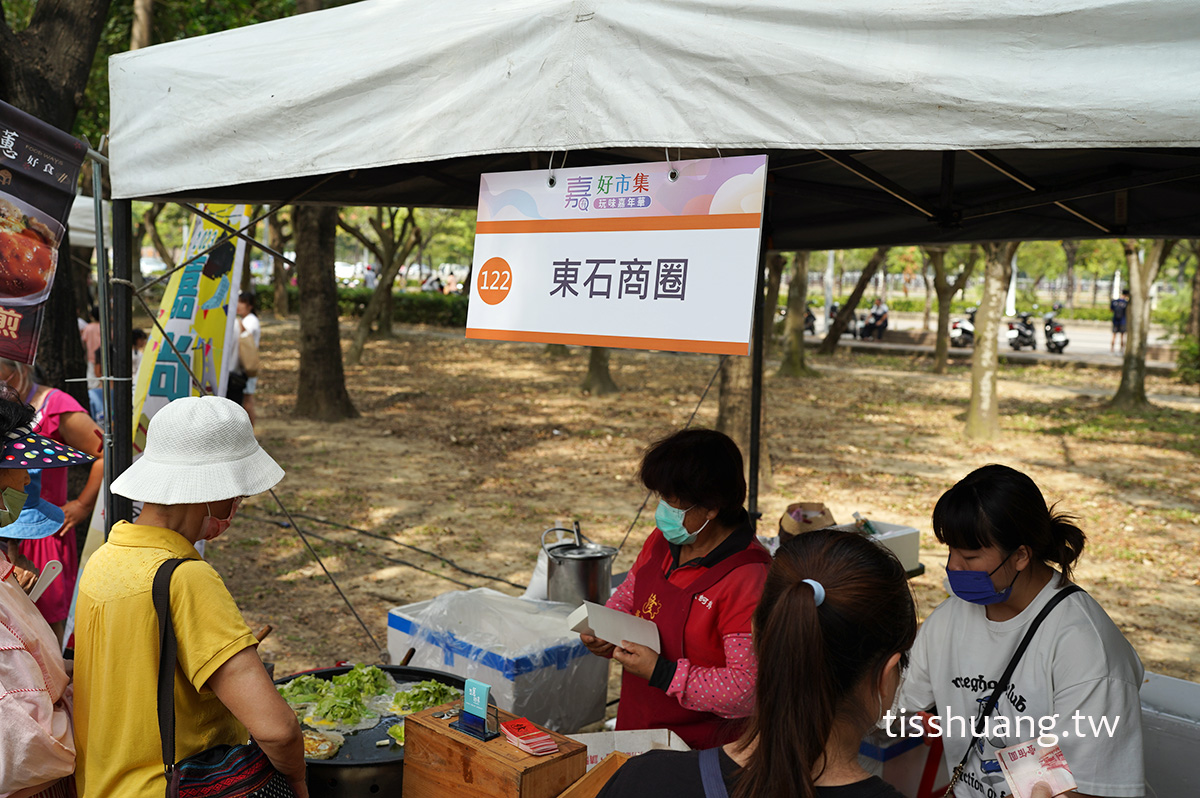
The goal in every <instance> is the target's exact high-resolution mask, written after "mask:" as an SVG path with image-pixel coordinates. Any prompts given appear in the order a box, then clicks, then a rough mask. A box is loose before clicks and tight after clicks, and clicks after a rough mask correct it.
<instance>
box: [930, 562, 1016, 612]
mask: <svg viewBox="0 0 1200 798" xmlns="http://www.w3.org/2000/svg"><path fill="white" fill-rule="evenodd" d="M1011 556H1012V554H1011V553H1010V554H1009V555H1008V557H1011ZM1008 557H1005V558H1004V559H1003V560H1001V562H1000V564H999V565H997V566H996V567H995V568H994V569H992V571H991V572H988V571H951V570H949V569H947V571H946V578H947V579H949V580H950V589H951V590H953V591H954V595H956V596H958V597H959V598H960V599H962V600H963V601H969V602H971V603H972V604H984V605H987V604H997V603H999V602H1001V601H1007V600H1008V597H1009V596H1011V595H1012V589H1013V584H1014V583H1015V582H1016V581H1017V576H1020V575H1021V572H1020V571H1017V575H1016V576H1014V577H1013V580H1012V582H1009V584H1008V587H1006V588H1004V590H1001V591H997V590H996V586H995V585H994V584H992V574H994V573H996V571H999V570H1000V569H1001V568H1003V567H1004V563H1006V562H1008Z"/></svg>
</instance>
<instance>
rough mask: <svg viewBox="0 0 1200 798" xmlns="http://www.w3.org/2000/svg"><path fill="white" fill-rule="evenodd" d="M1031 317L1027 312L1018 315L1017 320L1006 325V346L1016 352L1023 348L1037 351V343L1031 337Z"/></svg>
mask: <svg viewBox="0 0 1200 798" xmlns="http://www.w3.org/2000/svg"><path fill="white" fill-rule="evenodd" d="M1032 316H1033V314H1032V313H1029V312H1024V313H1018V314H1017V320H1016V321H1015V322H1011V321H1010V322H1009V323H1008V345H1009V346H1011V347H1012V348H1013V350H1015V351H1017V352H1020V351H1021V347H1024V346H1027V347H1029V348H1030V349H1037V341H1036V340H1035V339H1034V337H1033V322H1032V321H1031V320H1030V319H1031V317H1032Z"/></svg>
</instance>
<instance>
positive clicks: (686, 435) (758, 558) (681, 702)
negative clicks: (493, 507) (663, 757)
mask: <svg viewBox="0 0 1200 798" xmlns="http://www.w3.org/2000/svg"><path fill="white" fill-rule="evenodd" d="M640 477H641V480H642V483H643V484H645V486H646V487H647V488H648V489H649V490H652V491H654V492H655V493H657V494H658V496H659V502H658V509H657V511H656V512H655V514H654V519H655V523H656V528H655V529H654V531H653V532H651V533H650V537H649V538H647V540H646V542H645V543H644V544H643V546H642V551H641V553H640V554H639V555H638V558H637V561H636V562H635V563H634V565H633V568H631V569H630V571H629V575H628V576H627V577H626V578H625V581H624V582H623V583H622V584H621V586H620V587H619V588H617V591H616V592H615V593H614V594H613V596H612V598H610V599H609V600H608V606H609V607H612V608H614V609H618V610H621V611H622V612H627V613H629V614H631V615H636V616H638V617H640V618H646V619H648V620H651V621H653V622H654V623H655V624H656V625H657V626H658V631H659V637H660V639H661V642H662V653H661V654H656V653H654V652H653V651H652V650H650V649H649V648H647V647H645V646H642V645H638V644H636V643H629V642H626V641H605V640H600V639H598V638H595V637H592V636H590V635H581V636H580V637H581V639H582V640H583V643H584V644H585V645H586V646H587V647H588V648H589V649H590V650H591V651H592V653H593V654H596V655H598V656H602V657H612V658H614V659H616V660H617V661H618V662H620V663H621V665H622V666H623V668H624V672H623V674H622V678H621V704H620V706H619V707H618V709H617V728H618V729H655V728H667V729H670V730H671V731H673V732H675V733H676V734H678V735H679V736H680V737H681V738H682V739H683V740H684V741H685V742H686V743H687V744H688V745H689V746H691V747H692V748H709V747H712V746H716V745H721V744H723V743H727V742H730V741H732V740H734V739H736V738H737V737H738V735H739V734H740V733H741V730H742V726H743V725H744V722H743V719H744V718H746V717H747V716H749V715H750V713H751V711H752V710H753V708H754V684H755V680H756V676H757V662H756V660H755V657H754V648H753V644H752V642H751V638H750V622H751V618H752V616H753V615H754V607H755V605H756V604H757V603H758V598H759V596H760V595H761V594H762V586H763V582H764V581H765V579H766V575H767V569H768V568H769V567H770V564H771V558H770V555H768V554H767V552H766V550H764V549H763V547H762V546H760V545H759V543H758V540H757V538H756V537H755V535H754V525H753V524H752V523H750V519H749V516H748V515H747V513H746V510H745V508H743V507H742V503H743V502H744V501H745V499H746V479H745V476H744V474H743V471H742V453H741V452H740V451H739V450H738V447H737V444H735V443H734V442H733V440H731V439H730V438H729V437H728V436H727V435H724V434H722V433H720V432H716V431H714V430H706V429H692V430H683V431H680V432H676V433H675V434H674V435H671V436H669V437H667V438H664V439H663V440H661V441H659V442H657V443H655V444H654V445H653V446H651V447H650V448H649V449H648V450H647V452H646V454H645V456H644V457H643V458H642V465H641V469H640ZM618 644H619V646H618Z"/></svg>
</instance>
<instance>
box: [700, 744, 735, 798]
mask: <svg viewBox="0 0 1200 798" xmlns="http://www.w3.org/2000/svg"><path fill="white" fill-rule="evenodd" d="M720 752H721V749H720V748H705V749H704V750H703V751H701V752H700V782H701V783H702V784H703V785H704V798H729V791H728V790H727V789H725V777H724V776H722V775H721V753H720Z"/></svg>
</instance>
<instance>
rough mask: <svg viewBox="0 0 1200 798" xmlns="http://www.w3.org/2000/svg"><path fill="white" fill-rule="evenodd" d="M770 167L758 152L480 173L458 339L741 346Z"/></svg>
mask: <svg viewBox="0 0 1200 798" xmlns="http://www.w3.org/2000/svg"><path fill="white" fill-rule="evenodd" d="M672 170H674V171H675V172H676V175H675V177H674V179H672V175H671V173H672ZM766 174H767V157H766V156H765V155H754V156H742V157H737V158H714V159H705V160H696V161H679V162H676V163H640V164H619V165H615V166H599V167H588V168H582V169H556V170H554V171H553V172H550V171H547V170H535V171H529V172H497V173H492V174H485V175H483V177H482V179H481V181H480V190H479V216H478V221H477V224H476V227H475V259H474V268H473V269H472V281H471V283H472V284H471V303H470V308H469V310H468V312H467V337H468V338H481V339H488V340H500V341H534V342H538V343H552V344H578V345H586V346H609V347H619V348H625V349H662V350H670V351H678V352H711V353H714V354H723V355H745V354H748V353H749V351H750V333H751V326H752V325H751V322H752V316H753V311H754V286H755V275H756V271H757V268H758V260H759V237H760V235H761V230H762V211H763V195H764V192H765V189H766ZM551 176H552V177H553V180H552V181H551V179H550V178H551ZM551 182H553V185H550V183H551Z"/></svg>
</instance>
